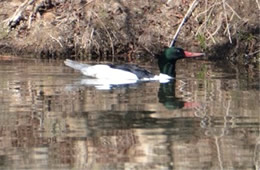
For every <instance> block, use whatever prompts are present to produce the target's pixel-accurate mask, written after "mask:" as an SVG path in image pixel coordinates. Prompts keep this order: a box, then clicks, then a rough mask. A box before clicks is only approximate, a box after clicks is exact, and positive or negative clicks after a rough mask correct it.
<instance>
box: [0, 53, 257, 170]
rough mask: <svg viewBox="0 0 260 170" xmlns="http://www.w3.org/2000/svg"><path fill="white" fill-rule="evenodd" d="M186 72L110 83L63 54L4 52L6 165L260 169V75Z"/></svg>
mask: <svg viewBox="0 0 260 170" xmlns="http://www.w3.org/2000/svg"><path fill="white" fill-rule="evenodd" d="M148 69H155V70H156V69H157V67H156V66H155V65H154V66H149V67H148ZM176 72H177V78H176V80H175V81H173V82H169V83H165V84H160V83H158V82H143V83H135V84H130V85H125V86H123V85H120V86H112V87H111V89H106V90H104V89H103V90H100V89H99V88H97V87H96V86H93V85H89V84H84V83H83V82H84V80H88V79H86V77H84V76H82V75H81V74H80V73H79V72H76V71H74V70H72V69H71V68H68V67H66V66H65V65H64V64H63V61H52V60H32V59H19V58H15V57H10V56H2V57H0V169H3V170H8V169H32V170H35V169H37V170H43V169H48V170H51V169H53V170H56V169H57V170H58V169H62V170H63V169H64V170H66V169H77V170H78V169H102V170H110V169H111V170H117V169H120V170H121V169H140V170H144V169H147V170H148V169H154V170H155V169H156V170H157V169H159V170H166V169H174V170H189V169H198V170H200V169H205V170H210V169H212V170H222V169H224V170H231V169H236V170H247V169H250V170H251V169H259V166H260V134H259V130H260V123H259V122H260V116H259V103H260V102H259V94H260V93H259V81H258V80H256V79H251V78H249V77H247V75H241V74H239V72H238V70H235V69H231V68H230V67H229V66H226V65H225V64H223V63H222V64H221V65H220V66H217V64H216V63H214V62H210V61H207V60H182V61H178V63H177V68H176Z"/></svg>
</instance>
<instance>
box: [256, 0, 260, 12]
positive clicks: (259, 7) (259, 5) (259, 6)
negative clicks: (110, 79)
mask: <svg viewBox="0 0 260 170" xmlns="http://www.w3.org/2000/svg"><path fill="white" fill-rule="evenodd" d="M255 1H256V4H257V6H258V9H259V10H260V4H259V2H258V0H255Z"/></svg>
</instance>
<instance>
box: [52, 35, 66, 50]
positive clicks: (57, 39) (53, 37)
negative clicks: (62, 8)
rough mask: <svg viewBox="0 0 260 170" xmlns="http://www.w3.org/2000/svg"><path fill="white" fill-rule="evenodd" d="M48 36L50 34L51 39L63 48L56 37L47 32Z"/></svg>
mask: <svg viewBox="0 0 260 170" xmlns="http://www.w3.org/2000/svg"><path fill="white" fill-rule="evenodd" d="M49 36H50V37H51V38H52V39H53V40H55V41H56V42H57V43H58V44H59V45H60V47H61V48H63V45H62V44H61V42H60V41H59V40H58V39H57V38H55V37H53V36H52V35H51V34H49Z"/></svg>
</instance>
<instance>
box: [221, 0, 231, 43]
mask: <svg viewBox="0 0 260 170" xmlns="http://www.w3.org/2000/svg"><path fill="white" fill-rule="evenodd" d="M222 4H223V9H224V16H225V19H226V24H227V32H228V38H229V42H230V43H231V44H232V39H231V34H230V29H229V28H230V27H229V22H228V17H227V10H226V0H222Z"/></svg>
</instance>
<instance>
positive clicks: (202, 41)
mask: <svg viewBox="0 0 260 170" xmlns="http://www.w3.org/2000/svg"><path fill="white" fill-rule="evenodd" d="M197 39H198V41H199V43H200V47H201V48H202V49H204V50H205V49H206V48H207V45H206V37H205V36H204V35H201V34H199V35H197Z"/></svg>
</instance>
